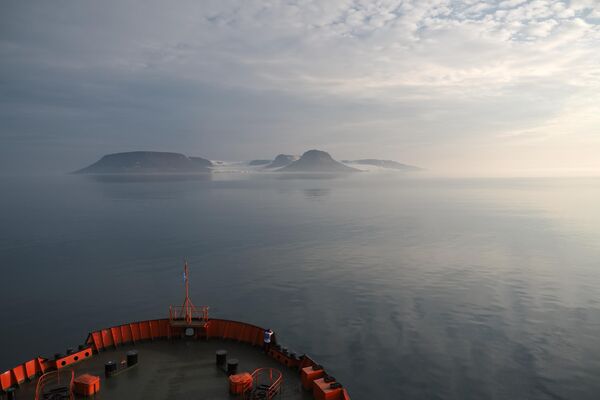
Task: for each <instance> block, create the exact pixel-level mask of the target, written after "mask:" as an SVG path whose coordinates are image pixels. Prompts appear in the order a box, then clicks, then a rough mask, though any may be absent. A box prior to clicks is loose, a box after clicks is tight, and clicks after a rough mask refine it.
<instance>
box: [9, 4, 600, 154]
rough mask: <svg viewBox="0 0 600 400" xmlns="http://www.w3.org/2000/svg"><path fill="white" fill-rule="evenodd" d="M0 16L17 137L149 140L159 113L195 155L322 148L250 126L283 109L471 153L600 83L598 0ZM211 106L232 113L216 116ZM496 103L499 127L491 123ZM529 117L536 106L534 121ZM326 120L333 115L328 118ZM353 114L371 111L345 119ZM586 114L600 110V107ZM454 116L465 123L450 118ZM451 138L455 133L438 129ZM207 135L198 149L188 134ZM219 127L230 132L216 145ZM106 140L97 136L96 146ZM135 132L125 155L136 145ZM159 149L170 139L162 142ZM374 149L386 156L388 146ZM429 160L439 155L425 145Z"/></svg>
mask: <svg viewBox="0 0 600 400" xmlns="http://www.w3.org/2000/svg"><path fill="white" fill-rule="evenodd" d="M2 7H3V8H4V12H3V13H2V15H3V16H2V17H1V18H2V24H1V26H2V27H1V28H0V29H1V31H0V59H1V60H2V61H1V62H0V72H1V73H2V76H3V77H4V78H5V80H4V83H2V87H3V88H4V93H5V94H4V95H2V96H1V97H0V101H2V103H3V104H4V105H5V106H6V107H5V112H4V114H3V117H2V118H3V119H8V120H10V122H11V124H10V126H12V129H11V132H12V133H11V135H12V136H11V137H14V135H15V133H14V132H17V131H22V132H28V131H29V130H35V128H34V127H33V126H34V124H33V123H32V122H26V121H24V120H23V119H24V117H23V118H21V119H19V118H18V116H19V115H21V114H22V113H24V112H25V111H23V110H28V111H26V112H29V113H34V114H35V113H37V114H36V115H38V114H40V113H42V114H44V118H42V120H44V121H46V122H45V123H44V124H43V125H44V126H49V125H50V126H52V125H53V124H54V126H56V127H57V128H56V129H57V130H60V129H63V130H64V131H65V132H70V131H72V130H73V129H74V128H73V126H74V125H75V123H76V122H77V121H82V120H86V121H90V120H91V121H93V122H94V123H96V124H97V125H98V126H104V127H105V129H106V130H112V131H113V132H114V131H115V130H119V131H125V130H127V131H128V132H129V133H128V135H131V137H132V138H139V137H145V136H144V133H142V132H140V129H150V128H148V127H147V126H146V125H145V124H142V123H140V122H139V121H137V120H134V118H140V117H141V116H142V115H144V113H147V112H150V114H146V118H149V119H150V120H156V119H157V118H158V117H159V116H160V114H157V111H158V110H162V111H163V112H164V115H163V116H162V117H163V118H164V119H165V120H168V121H169V123H170V124H173V131H174V132H188V133H186V134H184V133H181V135H183V136H185V135H188V136H189V137H188V139H186V140H188V145H194V143H196V145H199V143H202V145H206V144H208V143H212V145H213V146H215V148H219V149H221V148H227V146H229V148H230V149H232V146H235V143H240V144H239V146H240V148H238V150H232V153H234V154H236V155H240V154H243V153H244V151H243V150H242V148H241V146H242V145H246V146H247V148H249V149H251V150H252V149H254V148H253V147H252V145H248V141H249V140H251V139H250V137H249V136H244V135H245V134H244V133H243V132H244V131H245V132H248V131H251V132H258V131H262V132H273V133H272V134H271V135H272V136H271V137H276V138H277V140H279V141H281V142H282V143H288V144H289V145H290V146H292V145H293V146H296V145H298V146H299V145H300V144H301V143H302V144H304V143H306V142H309V141H310V140H315V138H314V137H312V136H310V135H308V134H306V133H302V132H300V131H299V130H295V129H290V131H293V134H290V135H288V137H283V136H282V135H281V134H278V133H275V132H276V131H278V130H280V129H281V126H282V125H281V122H277V123H275V122H273V121H272V120H271V119H269V118H265V121H264V122H262V124H263V126H262V127H261V121H258V120H256V118H254V119H252V118H250V119H252V121H253V122H252V124H254V126H252V127H249V126H248V125H247V124H248V120H249V119H248V114H247V113H246V112H245V111H244V109H248V110H256V109H257V108H262V107H260V106H259V104H268V105H271V106H272V105H274V104H277V107H276V109H277V112H278V113H281V115H286V116H287V118H289V120H290V121H294V122H296V121H302V120H303V119H306V120H308V121H311V122H310V125H311V126H313V127H314V129H317V130H321V131H322V132H338V130H337V128H336V126H335V124H336V118H346V119H347V120H348V121H344V122H347V123H349V126H361V127H363V128H364V126H365V124H366V125H368V123H369V121H374V122H373V129H377V130H379V131H380V132H381V136H382V137H385V138H386V139H385V140H386V141H388V142H389V141H395V143H396V145H395V147H398V148H401V147H402V144H403V143H404V144H409V145H410V144H411V143H413V144H414V143H418V142H420V141H421V142H427V144H428V145H434V140H433V139H430V138H432V137H434V136H435V137H437V138H439V140H440V141H444V140H451V139H449V138H450V137H453V138H454V140H460V141H465V142H469V140H472V143H474V142H476V141H479V140H481V137H485V138H488V140H489V141H493V140H497V138H498V137H499V136H498V135H500V136H501V132H508V131H511V130H513V131H515V132H517V131H523V130H527V129H529V128H528V126H530V125H531V124H539V125H540V126H548V127H552V126H554V127H556V126H558V125H556V124H551V123H550V121H555V120H556V118H561V116H563V115H565V114H564V112H565V111H564V110H565V107H568V104H576V103H577V102H578V101H579V99H581V98H582V96H590V88H598V87H600V52H598V51H597V49H598V46H599V44H600V27H599V25H598V24H599V22H600V21H598V17H597V15H598V12H599V10H598V3H597V2H595V1H593V0H591V1H586V0H571V1H550V0H528V1H526V0H507V1H502V2H497V1H477V0H469V1H462V2H457V1H451V0H404V1H400V0H398V1H392V0H389V1H387V0H381V1H367V0H364V1H361V0H330V1H272V2H264V1H258V0H248V1H227V0H220V1H207V2H202V3H198V2H194V1H188V2H186V1H184V2H180V3H178V4H177V6H174V5H170V6H166V5H165V4H164V3H162V2H144V3H143V4H142V3H139V2H136V1H131V2H121V1H106V2H102V3H86V4H84V3H78V2H65V3H62V6H57V5H50V4H45V3H35V4H34V3H23V2H18V3H7V4H4V5H3V6H2ZM591 92H592V93H593V91H591ZM207 94H210V95H211V96H213V97H214V98H215V99H219V100H218V103H219V104H220V105H221V106H222V107H224V108H225V109H226V111H225V110H223V111H216V110H215V107H213V106H212V105H210V104H209V103H210V99H207V98H206V97H205V96H206V95H207ZM545 96H552V97H551V98H550V99H547V98H545ZM591 96H594V95H593V94H592V95H591ZM284 99H285V100H284ZM539 99H543V101H540V102H538V100H539ZM532 100H533V101H532ZM228 102H229V103H230V104H232V105H235V108H234V106H231V105H228V104H227V103H228ZM194 104H199V106H197V107H195V106H194ZM366 104H368V107H366V106H365V105H366ZM498 104H502V107H503V110H502V112H501V114H502V118H500V117H498V116H495V115H494V110H495V107H497V106H498ZM549 104H551V106H550V105H549ZM599 104H600V103H599ZM285 105H288V106H289V107H295V108H293V109H292V108H290V109H287V108H285ZM299 105H301V106H299ZM522 107H528V108H529V116H527V115H523V113H522V110H521V109H520V108H522ZM324 108H326V109H328V110H329V114H327V115H326V114H325V113H322V112H318V111H317V110H320V109H324ZM349 108H352V109H355V108H356V109H358V110H359V111H358V112H355V114H354V115H352V116H351V115H345V114H344V110H345V109H349ZM33 109H36V110H37V111H33ZM586 109H587V110H588V111H589V112H592V111H593V106H590V108H586ZM51 110H55V111H56V113H55V114H53V115H54V118H53V117H52V116H51V114H52V112H51ZM390 110H393V112H392V111H390ZM406 110H410V112H409V113H407V112H406ZM444 110H445V111H444ZM128 112H129V115H131V118H127V114H128ZM221 113H222V114H223V115H230V116H233V118H231V117H230V118H227V117H221ZM394 113H395V114H396V115H401V116H402V121H403V123H401V122H399V118H397V117H396V116H395V115H393V114H394ZM456 115H460V116H461V121H453V120H452V119H453V118H455V117H453V116H456ZM115 116H118V118H114V117H115ZM169 116H176V117H177V118H175V117H169ZM236 116H237V117H236ZM421 116H427V117H426V118H421ZM111 118H113V119H115V120H116V121H119V122H118V123H117V122H114V121H112V122H111ZM359 118H360V121H357V119H359ZM504 119H508V120H510V124H509V125H510V126H508V127H507V126H505V125H506V124H507V122H506V121H504ZM177 120H179V122H177ZM48 121H59V122H48ZM232 121H237V124H234V123H233V122H232ZM242 121H243V122H242ZM384 121H387V122H384ZM155 124H156V123H155ZM461 124H462V125H461ZM139 125H141V126H142V127H140V126H139ZM150 125H153V124H152V123H150ZM158 125H160V126H163V124H161V123H158ZM58 126H60V127H61V128H58ZM399 126H401V127H402V129H399ZM440 126H448V127H453V129H454V130H453V131H451V132H439V131H437V130H438V129H439V127H440ZM209 127H210V128H209ZM219 127H220V128H219ZM499 127H500V128H499ZM194 129H197V131H198V132H199V133H198V134H197V137H200V138H199V139H198V138H196V139H193V138H192V136H191V135H192V133H189V132H192V131H194ZM207 129H212V130H216V131H219V132H220V133H219V137H217V135H216V134H215V133H211V132H207ZM582 129H583V128H582ZM150 130H152V129H150ZM92 131H93V130H92ZM99 131H100V128H98V130H96V131H93V132H90V133H89V136H90V137H94V138H97V136H98V135H99V133H98V132H99ZM223 131H227V132H232V133H230V136H231V137H235V138H236V139H235V140H233V139H228V136H227V135H224V134H223V133H222V132H223ZM385 132H396V134H395V135H396V136H395V137H393V136H391V134H387V133H385ZM398 132H399V133H398ZM415 132H421V133H419V134H417V133H415ZM2 134H4V133H3V132H2V133H0V135H2ZM7 134H8V133H7ZM359 134H360V132H359V131H358V128H356V131H352V129H350V128H349V131H348V132H347V134H346V135H347V136H346V139H343V138H342V136H339V135H341V134H337V133H336V135H338V136H337V138H338V140H339V141H340V144H343V143H341V142H343V141H344V140H346V141H347V142H348V143H355V142H360V140H361V139H360V137H359ZM572 134H573V135H577V133H576V132H574V133H572ZM64 135H65V137H69V133H65V134H64ZM123 135H124V136H123V138H120V139H119V140H122V141H123V142H124V143H125V142H126V143H131V142H135V140H134V139H128V140H125V139H124V137H125V136H126V135H125V134H123ZM148 135H150V133H148ZM152 135H159V133H158V132H154V133H152ZM246 135H250V134H246ZM303 135H304V136H303ZM476 135H478V136H477V137H475V136H476ZM71 137H72V134H71ZM80 137H82V136H80ZM211 137H212V138H213V139H210V140H207V138H211ZM244 137H246V141H244V140H241V141H240V140H239V139H240V138H244ZM303 138H304V139H303ZM0 140H1V138H0ZM168 140H169V139H164V140H163V142H168ZM178 140H183V138H181V137H180V138H179V139H178ZM194 140H197V142H194ZM151 141H152V142H155V143H156V144H160V143H162V142H161V139H160V138H158V136H152V140H151ZM322 141H323V143H325V144H327V143H328V144H330V145H332V146H333V145H335V143H331V142H327V140H325V139H322ZM218 143H221V144H220V145H218ZM225 143H226V145H225ZM313 144H314V145H318V144H319V143H313ZM283 146H284V145H283V144H282V147H283ZM372 146H373V150H372V152H373V153H375V152H377V151H380V150H381V149H385V148H388V147H389V146H388V144H387V143H379V144H376V145H372ZM440 146H442V147H443V145H440ZM346 148H347V147H346ZM347 149H348V152H349V153H352V152H358V151H359V148H356V149H355V150H352V149H350V148H347ZM465 151H466V152H468V151H472V149H469V148H468V147H466V148H465ZM349 156H350V154H349ZM389 156H393V155H389ZM418 156H426V155H425V150H424V149H423V148H421V149H420V150H419V154H418ZM412 161H417V162H418V160H412Z"/></svg>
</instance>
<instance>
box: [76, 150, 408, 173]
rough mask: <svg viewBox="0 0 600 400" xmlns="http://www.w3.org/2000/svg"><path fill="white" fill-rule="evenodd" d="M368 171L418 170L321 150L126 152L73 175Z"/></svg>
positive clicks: (397, 163)
mask: <svg viewBox="0 0 600 400" xmlns="http://www.w3.org/2000/svg"><path fill="white" fill-rule="evenodd" d="M372 170H395V171H403V172H414V171H419V170H420V168H418V167H415V166H412V165H407V164H402V163H399V162H397V161H392V160H377V159H361V160H354V161H351V160H343V161H337V160H335V159H333V157H331V155H330V154H329V153H327V152H325V151H322V150H308V151H306V152H305V153H304V154H302V155H301V156H297V155H290V154H279V155H277V156H276V157H275V158H274V159H272V160H269V159H256V160H252V161H249V162H225V161H211V160H209V159H207V158H203V157H195V156H194V157H192V156H186V155H184V154H181V153H171V152H161V151H130V152H125V153H114V154H107V155H105V156H103V157H102V158H101V159H100V160H98V161H96V162H95V163H93V164H91V165H89V166H87V167H85V168H82V169H80V170H78V171H75V172H74V173H76V174H197V173H210V172H249V171H251V172H282V173H287V172H301V173H352V172H361V171H372Z"/></svg>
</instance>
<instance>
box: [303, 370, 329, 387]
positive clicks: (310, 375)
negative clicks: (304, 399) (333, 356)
mask: <svg viewBox="0 0 600 400" xmlns="http://www.w3.org/2000/svg"><path fill="white" fill-rule="evenodd" d="M315 368H316V369H315ZM323 376H325V371H324V370H323V368H322V367H320V366H310V367H304V368H302V371H300V380H301V381H302V387H304V389H306V390H310V389H311V388H312V383H313V381H314V380H315V379H319V378H322V377H323Z"/></svg>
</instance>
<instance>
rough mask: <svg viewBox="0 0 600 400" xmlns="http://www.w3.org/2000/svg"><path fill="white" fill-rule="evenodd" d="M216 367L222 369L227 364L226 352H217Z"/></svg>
mask: <svg viewBox="0 0 600 400" xmlns="http://www.w3.org/2000/svg"><path fill="white" fill-rule="evenodd" d="M216 355H217V367H221V368H224V367H225V364H226V363H227V350H217V352H216Z"/></svg>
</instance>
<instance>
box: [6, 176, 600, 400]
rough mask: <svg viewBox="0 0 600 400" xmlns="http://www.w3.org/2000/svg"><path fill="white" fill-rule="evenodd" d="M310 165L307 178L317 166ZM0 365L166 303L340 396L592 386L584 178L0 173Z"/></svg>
mask: <svg viewBox="0 0 600 400" xmlns="http://www.w3.org/2000/svg"><path fill="white" fill-rule="evenodd" d="M316 178H319V179H316ZM0 185H1V187H2V195H1V196H0V268H1V272H2V275H1V276H2V280H1V282H2V283H1V285H0V300H1V301H2V304H3V305H4V306H3V307H2V309H1V311H0V315H1V320H2V322H3V323H2V326H1V328H0V342H2V343H3V345H2V347H1V348H0V370H5V369H7V368H11V367H13V366H14V365H16V364H17V363H20V362H23V361H25V360H28V359H31V358H32V357H34V356H37V355H43V356H48V357H50V356H52V355H53V354H54V353H55V352H62V351H64V350H65V349H66V348H67V347H72V346H75V345H77V344H79V343H81V342H83V341H84V340H85V338H86V334H87V333H88V332H89V331H92V330H95V329H99V328H104V327H109V326H112V325H116V324H121V323H125V322H129V321H134V320H143V319H150V318H162V317H166V315H167V312H168V306H169V305H170V304H178V303H181V302H182V300H183V282H182V263H183V258H184V257H185V258H187V260H188V261H189V264H190V268H191V295H192V299H193V301H194V303H195V304H196V305H201V304H207V305H210V306H211V314H212V315H213V316H215V317H220V318H230V319H236V320H243V321H247V322H250V323H254V324H257V325H260V326H263V327H270V328H272V329H273V330H275V332H276V333H277V334H278V337H279V340H280V341H281V342H282V343H283V344H284V345H286V346H287V347H289V348H290V349H292V350H293V351H297V352H300V353H302V352H306V353H308V354H309V355H310V356H311V357H313V358H314V359H316V360H318V361H319V362H320V363H322V364H323V365H324V366H325V367H326V369H327V370H328V372H330V373H331V374H333V375H334V376H335V377H336V378H338V379H339V380H340V381H341V382H342V383H343V384H344V385H345V386H346V387H347V388H348V390H349V391H350V394H351V396H352V398H353V399H370V398H378V399H388V398H389V399H397V398H406V399H482V398H485V399H507V398H510V399H597V398H598V393H600V379H599V378H598V377H600V270H599V266H600V263H599V260H600V208H599V207H597V204H600V179H575V178H571V179H433V178H429V179H416V178H408V177H403V176H402V175H395V174H391V175H374V174H368V173H364V174H355V175H353V176H346V177H335V176H293V177H290V176H287V177H285V179H283V178H282V176H281V175H276V174H273V175H270V174H268V175H236V174H215V175H213V176H202V177H198V178H197V179H190V177H180V178H179V179H167V178H165V177H145V178H143V179H139V178H136V179H132V178H123V177H104V178H101V177H89V176H72V175H70V176H53V177H35V178H33V177H29V178H14V177H0Z"/></svg>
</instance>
